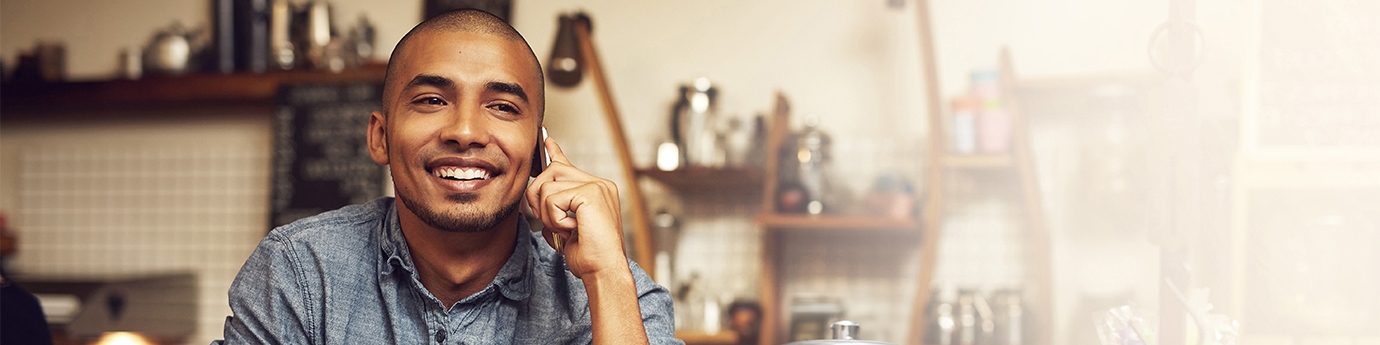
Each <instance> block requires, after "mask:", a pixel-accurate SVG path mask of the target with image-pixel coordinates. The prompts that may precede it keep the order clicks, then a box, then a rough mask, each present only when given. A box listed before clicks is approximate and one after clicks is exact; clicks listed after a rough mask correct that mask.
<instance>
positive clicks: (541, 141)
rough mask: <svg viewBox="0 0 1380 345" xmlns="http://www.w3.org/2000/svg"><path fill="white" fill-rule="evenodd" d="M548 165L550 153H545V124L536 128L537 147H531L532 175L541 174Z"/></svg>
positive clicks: (549, 163)
mask: <svg viewBox="0 0 1380 345" xmlns="http://www.w3.org/2000/svg"><path fill="white" fill-rule="evenodd" d="M548 165H551V154H549V153H546V126H541V128H540V129H538V130H537V147H536V148H534V149H532V177H537V175H541V172H542V171H544V170H546V166H548Z"/></svg>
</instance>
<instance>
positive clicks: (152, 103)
mask: <svg viewBox="0 0 1380 345" xmlns="http://www.w3.org/2000/svg"><path fill="white" fill-rule="evenodd" d="M386 67H387V66H386V65H384V64H382V63H371V64H367V65H364V66H362V67H359V68H355V69H349V70H345V71H341V72H338V73H337V72H329V71H309V70H303V71H271V72H265V73H229V74H222V73H197V74H189V75H183V76H175V77H173V76H168V77H159V76H148V77H145V78H143V79H138V80H108V81H83V82H64V83H40V82H32V83H6V84H4V85H3V87H0V102H3V103H0V104H3V106H4V108H5V112H6V114H5V116H6V120H9V119H11V118H12V117H11V115H21V114H22V115H21V117H22V116H31V117H36V116H38V115H34V114H27V113H45V112H51V111H54V110H69V111H71V110H78V111H79V110H105V109H109V108H139V107H164V106H200V107H204V106H207V105H224V104H250V105H256V104H257V105H270V104H272V103H273V101H274V98H275V97H276V96H277V93H278V86H279V85H283V84H296V83H346V82H382V81H383V76H384V72H385V69H386ZM14 111H20V112H19V113H15V112H14Z"/></svg>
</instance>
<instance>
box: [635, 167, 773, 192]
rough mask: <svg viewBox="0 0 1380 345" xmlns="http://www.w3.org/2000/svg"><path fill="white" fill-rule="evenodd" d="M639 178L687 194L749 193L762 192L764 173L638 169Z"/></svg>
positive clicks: (723, 170) (755, 171) (692, 169)
mask: <svg viewBox="0 0 1380 345" xmlns="http://www.w3.org/2000/svg"><path fill="white" fill-rule="evenodd" d="M637 175H638V176H645V177H648V178H651V179H653V180H657V181H660V182H661V183H664V184H666V185H667V186H670V187H671V188H675V189H676V190H678V191H681V192H686V193H694V192H748V193H753V194H754V195H756V193H759V192H760V191H761V190H762V172H761V171H759V170H757V169H748V168H727V169H710V168H689V169H682V170H674V171H661V170H659V169H647V168H643V169H637Z"/></svg>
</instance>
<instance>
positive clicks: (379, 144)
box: [369, 111, 388, 165]
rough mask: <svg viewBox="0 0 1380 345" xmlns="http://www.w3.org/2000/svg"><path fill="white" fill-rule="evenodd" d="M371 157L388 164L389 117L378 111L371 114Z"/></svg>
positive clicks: (380, 162)
mask: <svg viewBox="0 0 1380 345" xmlns="http://www.w3.org/2000/svg"><path fill="white" fill-rule="evenodd" d="M369 158H372V159H374V163H379V164H382V165H388V117H387V116H384V115H383V113H381V112H378V111H375V112H373V113H371V114H369Z"/></svg>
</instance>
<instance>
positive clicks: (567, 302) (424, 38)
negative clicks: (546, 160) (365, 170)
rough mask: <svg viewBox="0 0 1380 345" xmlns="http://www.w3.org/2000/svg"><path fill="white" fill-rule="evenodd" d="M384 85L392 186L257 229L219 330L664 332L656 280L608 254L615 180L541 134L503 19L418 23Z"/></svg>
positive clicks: (530, 84)
mask: <svg viewBox="0 0 1380 345" xmlns="http://www.w3.org/2000/svg"><path fill="white" fill-rule="evenodd" d="M384 83H385V86H384V94H383V103H382V104H383V109H382V110H380V111H377V112H374V113H373V114H371V117H370V119H369V128H368V136H369V144H368V146H369V154H370V156H371V157H372V158H373V160H374V161H375V162H378V163H379V164H384V165H387V166H388V169H389V172H390V173H391V175H392V177H393V186H394V189H395V190H396V194H397V198H396V199H394V198H380V199H377V200H374V201H372V202H369V203H366V204H362V205H354V206H348V207H345V208H342V209H339V210H335V211H331V212H326V213H323V214H321V215H318V216H315V217H311V218H307V219H303V220H300V221H297V222H294V223H292V224H288V225H285V226H283V227H280V228H278V229H274V230H273V231H272V232H270V233H269V235H268V236H267V237H265V238H264V239H263V241H261V242H260V243H259V246H258V248H257V249H255V251H254V254H253V255H251V256H250V258H249V260H248V261H247V262H245V264H244V266H243V267H242V268H241V269H240V273H239V275H238V276H237V277H236V278H235V282H234V284H233V285H232V287H231V288H230V307H231V310H232V311H233V312H234V315H233V316H231V317H228V318H226V322H225V341H224V343H227V344H240V343H251V344H390V343H391V344H425V343H433V342H434V343H437V344H588V343H595V344H647V343H652V344H679V343H680V341H679V340H676V339H674V337H673V335H674V328H673V321H672V312H671V298H670V295H669V293H668V292H667V291H666V289H664V288H662V287H660V286H657V285H656V284H655V283H653V282H652V281H651V279H650V278H649V277H647V274H646V273H645V272H643V271H642V269H641V268H638V267H637V266H636V265H635V264H633V263H631V262H630V261H628V259H627V257H626V256H625V255H624V253H623V239H622V225H621V224H620V216H619V203H618V189H617V186H616V185H615V184H614V183H613V182H611V181H609V180H607V179H603V178H599V177H596V176H593V175H590V174H588V173H585V172H584V171H581V170H579V169H577V168H575V167H574V166H572V165H570V162H569V160H567V159H566V157H565V155H564V154H563V153H562V152H561V149H560V147H559V146H558V145H556V143H555V142H554V141H552V140H546V141H544V142H543V141H541V139H539V134H538V133H539V130H540V127H541V122H542V118H543V114H544V110H545V109H544V106H545V99H544V98H545V93H544V91H543V88H544V82H543V77H542V74H541V67H540V65H539V64H538V62H537V59H536V56H535V55H534V54H533V53H532V50H531V48H530V47H529V46H528V45H527V42H526V41H525V40H524V39H523V38H522V36H521V35H519V34H518V33H517V31H515V30H513V28H512V27H511V26H509V25H508V24H507V23H505V22H503V21H502V20H500V19H498V18H497V17H494V16H493V15H490V14H488V13H484V12H481V11H475V10H464V11H457V12H451V13H447V14H444V15H441V16H437V17H435V18H433V19H429V20H427V21H426V22H423V23H422V24H419V25H417V27H415V28H413V29H412V31H411V32H409V33H408V34H407V35H406V36H404V37H403V39H402V41H401V42H399V43H398V46H397V48H396V49H395V50H394V51H393V55H392V57H391V58H390V59H389V62H388V72H387V77H386V78H385V81H384ZM538 145H544V146H543V147H544V149H545V150H546V151H547V152H549V154H550V166H548V167H546V168H545V169H544V170H542V171H541V172H540V174H539V175H537V174H534V173H535V171H534V169H533V166H532V165H533V164H534V157H536V155H535V154H534V152H537V151H536V149H537V147H538ZM538 169H540V168H538ZM533 175H535V176H533ZM529 177H534V178H532V179H531V181H530V182H529ZM524 200H525V201H526V202H527V205H528V206H529V207H530V208H531V209H532V210H534V211H533V213H535V214H536V216H537V218H538V219H540V220H541V222H542V224H543V225H545V226H544V229H546V230H544V231H543V232H544V233H543V234H533V233H532V232H531V231H530V230H529V228H528V224H527V222H526V220H525V219H524V218H523V217H522V216H521V215H520V214H519V212H518V206H519V205H520V204H519V203H520V202H523V201H524ZM557 237H559V238H563V239H565V240H564V245H563V246H561V247H562V249H561V252H557V251H556V250H555V249H554V248H553V246H552V245H551V244H553V243H554V241H553V240H554V239H555V238H557Z"/></svg>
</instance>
